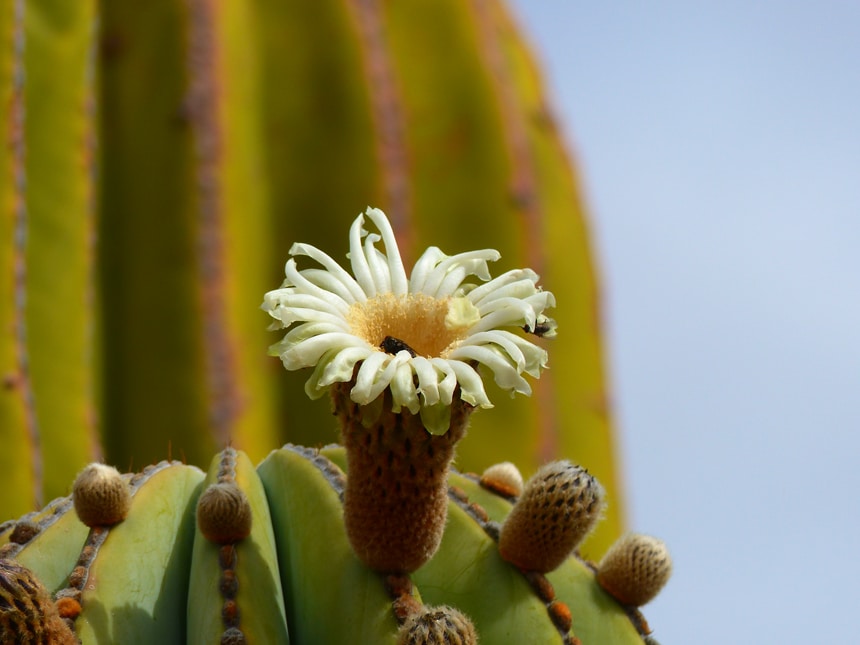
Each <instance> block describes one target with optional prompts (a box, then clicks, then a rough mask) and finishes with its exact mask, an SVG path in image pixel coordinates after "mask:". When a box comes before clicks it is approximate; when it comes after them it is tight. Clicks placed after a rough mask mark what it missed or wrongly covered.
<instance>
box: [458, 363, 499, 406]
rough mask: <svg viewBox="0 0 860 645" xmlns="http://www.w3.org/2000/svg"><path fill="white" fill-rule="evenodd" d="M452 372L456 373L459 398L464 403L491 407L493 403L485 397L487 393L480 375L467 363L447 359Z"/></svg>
mask: <svg viewBox="0 0 860 645" xmlns="http://www.w3.org/2000/svg"><path fill="white" fill-rule="evenodd" d="M447 362H448V365H450V366H451V369H452V370H454V374H456V375H457V382H458V383H459V384H460V398H461V399H463V400H464V401H465V402H466V403H469V404H470V405H474V406H480V407H482V408H491V407H493V404H492V403H490V399H488V398H487V393H486V391H484V382H483V381H482V380H481V377H480V375H479V374H478V373H477V372H476V371H475V370H474V369H473V368H472V366H471V365H469V364H468V363H463V362H461V361H447Z"/></svg>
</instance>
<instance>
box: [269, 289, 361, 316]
mask: <svg viewBox="0 0 860 645" xmlns="http://www.w3.org/2000/svg"><path fill="white" fill-rule="evenodd" d="M286 291H287V290H286V289H282V290H281V294H280V297H278V299H277V300H275V301H273V304H275V305H276V306H275V307H274V312H272V311H270V315H273V316H274V313H276V312H278V311H279V310H281V309H284V308H287V309H302V310H305V311H318V312H320V313H325V314H328V315H330V316H336V317H337V318H340V319H341V320H344V317H343V314H342V313H341V310H340V309H339V308H338V307H337V306H336V305H335V304H334V303H332V302H330V301H329V300H325V299H323V298H319V297H317V296H315V295H311V294H309V293H285V292H286ZM275 317H276V318H281V316H275ZM281 320H283V318H281Z"/></svg>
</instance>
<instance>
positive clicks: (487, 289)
mask: <svg viewBox="0 0 860 645" xmlns="http://www.w3.org/2000/svg"><path fill="white" fill-rule="evenodd" d="M523 279H526V280H530V281H532V282H537V279H538V276H537V273H535V272H534V271H532V270H531V269H513V270H512V271H507V272H505V273H503V274H502V275H500V276H497V277H495V278H493V279H492V280H490V281H489V282H486V283H484V284H482V285H481V286H479V287H477V288H475V289H474V290H472V291H470V292H469V298H470V299H471V301H472V302H474V303H475V304H477V303H478V302H480V301H481V299H482V298H484V297H485V296H487V295H488V294H490V293H492V292H493V291H496V290H497V289H499V288H501V287H503V286H505V285H507V284H510V283H511V282H516V281H518V280H523Z"/></svg>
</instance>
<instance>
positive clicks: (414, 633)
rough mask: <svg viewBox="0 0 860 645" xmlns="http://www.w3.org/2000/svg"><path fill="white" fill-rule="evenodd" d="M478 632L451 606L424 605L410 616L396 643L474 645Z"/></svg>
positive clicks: (405, 644)
mask: <svg viewBox="0 0 860 645" xmlns="http://www.w3.org/2000/svg"><path fill="white" fill-rule="evenodd" d="M477 642H478V634H477V632H476V631H475V626H474V625H473V624H472V621H471V620H469V618H468V617H467V616H466V615H465V614H463V613H462V612H461V611H459V610H457V609H454V608H453V607H425V608H424V609H423V611H420V612H417V613H416V614H414V615H413V616H410V617H409V618H408V619H407V620H406V622H405V623H403V626H402V627H401V628H400V632H399V634H398V637H397V645H475V644H476V643H477Z"/></svg>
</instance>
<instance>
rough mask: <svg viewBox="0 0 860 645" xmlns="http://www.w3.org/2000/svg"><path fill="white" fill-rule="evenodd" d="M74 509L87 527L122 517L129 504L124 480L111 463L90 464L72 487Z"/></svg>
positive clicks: (111, 521)
mask: <svg viewBox="0 0 860 645" xmlns="http://www.w3.org/2000/svg"><path fill="white" fill-rule="evenodd" d="M72 497H73V499H74V502H75V512H76V513H77V514H78V518H80V520H81V522H83V523H84V524H86V525H87V526H89V527H93V526H113V525H114V524H117V523H119V522H122V521H123V520H124V519H125V516H126V515H128V509H129V507H130V506H131V491H130V490H129V487H128V483H127V482H126V481H125V480H124V479H123V477H122V475H120V474H119V471H118V470H117V469H116V468H114V467H113V466H107V465H105V464H90V465H89V466H87V467H86V468H84V469H83V470H82V471H81V472H80V473H79V474H78V476H77V477H76V478H75V483H74V485H73V487H72Z"/></svg>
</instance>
